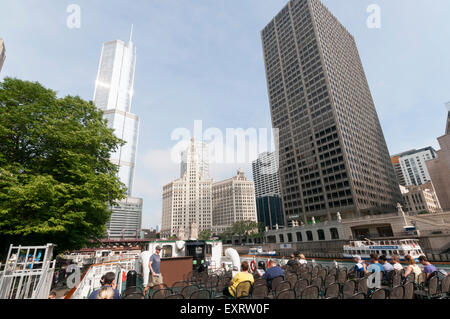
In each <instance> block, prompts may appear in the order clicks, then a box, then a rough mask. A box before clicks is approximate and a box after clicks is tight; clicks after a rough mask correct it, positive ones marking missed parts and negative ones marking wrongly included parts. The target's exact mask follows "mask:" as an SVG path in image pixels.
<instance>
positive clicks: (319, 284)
mask: <svg viewBox="0 0 450 319" xmlns="http://www.w3.org/2000/svg"><path fill="white" fill-rule="evenodd" d="M322 285H323V281H322V278H320V277H317V278H315V279H313V280H312V282H311V286H316V287H318V288H319V290H321V289H322Z"/></svg>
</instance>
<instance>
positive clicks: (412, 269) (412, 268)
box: [403, 255, 422, 283]
mask: <svg viewBox="0 0 450 319" xmlns="http://www.w3.org/2000/svg"><path fill="white" fill-rule="evenodd" d="M405 259H406V262H407V263H408V266H406V268H405V273H404V274H403V278H404V279H406V278H408V276H409V275H410V274H411V273H414V274H415V275H416V276H415V280H414V281H415V283H419V275H420V274H421V273H422V269H420V267H419V266H418V265H417V264H416V261H415V260H414V258H412V257H411V256H410V255H406V256H405Z"/></svg>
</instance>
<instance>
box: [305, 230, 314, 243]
mask: <svg viewBox="0 0 450 319" xmlns="http://www.w3.org/2000/svg"><path fill="white" fill-rule="evenodd" d="M306 237H308V241H313V240H314V239H313V233H312V231H310V230H308V231H307V232H306Z"/></svg>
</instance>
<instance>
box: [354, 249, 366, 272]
mask: <svg viewBox="0 0 450 319" xmlns="http://www.w3.org/2000/svg"><path fill="white" fill-rule="evenodd" d="M353 261H354V262H355V266H354V270H355V273H356V278H363V277H364V274H365V273H367V269H366V265H365V264H364V263H363V262H362V258H361V256H359V255H355V256H353Z"/></svg>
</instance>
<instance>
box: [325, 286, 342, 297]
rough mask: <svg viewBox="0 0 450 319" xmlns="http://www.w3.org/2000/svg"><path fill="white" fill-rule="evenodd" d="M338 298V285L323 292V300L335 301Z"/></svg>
mask: <svg viewBox="0 0 450 319" xmlns="http://www.w3.org/2000/svg"><path fill="white" fill-rule="evenodd" d="M337 298H339V284H338V283H334V284H331V285H330V286H328V287H327V289H326V290H325V299H337Z"/></svg>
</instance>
